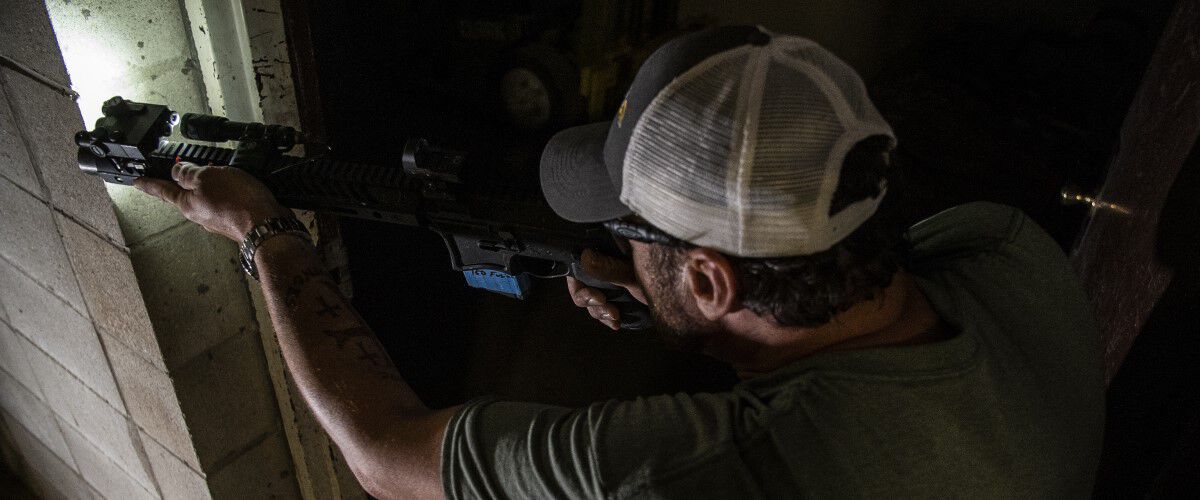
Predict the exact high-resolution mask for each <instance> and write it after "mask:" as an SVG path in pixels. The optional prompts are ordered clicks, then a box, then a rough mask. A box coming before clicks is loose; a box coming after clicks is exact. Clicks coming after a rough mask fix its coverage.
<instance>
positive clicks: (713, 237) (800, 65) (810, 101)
mask: <svg viewBox="0 0 1200 500" xmlns="http://www.w3.org/2000/svg"><path fill="white" fill-rule="evenodd" d="M876 135H883V136H887V137H888V138H890V140H891V145H892V146H893V147H894V146H895V142H896V139H895V135H894V134H893V133H892V129H891V127H890V126H888V124H887V122H885V121H884V120H883V118H882V117H881V116H880V115H879V112H878V111H877V110H876V109H875V106H874V105H873V104H872V103H871V101H870V98H869V97H868V96H867V91H866V87H865V86H864V85H863V82H862V80H861V79H860V78H859V76H858V74H857V73H855V72H854V70H853V69H852V68H850V66H849V65H847V64H846V63H845V62H843V61H842V60H840V59H838V58H837V57H836V56H834V55H833V54H831V53H829V52H828V51H827V50H825V49H824V48H822V47H821V46H819V45H817V44H816V43H815V42H813V41H811V40H808V39H805V38H801V37H797V36H788V35H780V34H774V33H771V32H768V31H766V30H764V29H762V28H760V27H754V26H727V27H720V28H713V29H708V30H705V31H700V32H695V33H691V34H688V35H685V36H682V37H679V38H676V39H674V40H671V41H670V42H668V43H666V44H665V45H663V46H662V47H660V48H659V49H658V50H657V51H655V52H654V53H653V54H652V55H651V56H650V57H649V58H648V59H647V60H646V62H645V63H644V64H643V65H642V67H641V68H640V69H639V70H638V73H637V76H636V77H635V78H634V80H633V84H632V85H631V86H630V88H629V91H628V92H627V93H626V94H625V100H624V101H623V102H622V103H621V106H620V108H619V109H618V110H617V115H616V117H614V118H613V119H612V120H611V121H609V122H602V123H594V124H591V125H584V126H580V127H574V128H570V129H566V130H563V131H562V132H559V133H558V134H556V135H555V136H554V137H553V138H551V139H550V142H549V143H548V144H547V145H546V149H545V150H544V151H543V153H542V159H541V181H542V191H543V193H544V194H545V196H546V200H547V201H548V202H549V204H550V206H551V208H553V209H554V211H555V212H557V213H558V214H559V215H560V216H561V217H563V218H564V219H567V220H570V221H574V222H601V221H606V220H611V219H616V218H620V217H624V216H627V215H631V214H635V213H636V214H637V215H638V216H640V217H641V218H642V219H644V220H645V221H646V222H649V223H650V224H653V225H654V226H655V227H657V228H658V229H661V230H662V231H664V232H666V233H667V234H670V235H671V236H673V237H675V238H678V239H681V240H683V241H687V242H689V243H692V244H695V245H699V246H704V247H710V248H714V249H717V250H720V251H722V252H725V253H727V254H730V255H736V256H741V257H782V256H794V255H811V254H814V253H818V252H822V251H825V250H828V249H829V248H830V247H832V246H833V245H834V244H835V243H837V242H838V241H840V240H841V239H842V238H845V237H846V236H847V235H849V234H850V233H851V232H853V231H854V230H855V229H856V228H858V227H859V226H860V225H862V223H863V222H865V221H866V220H867V219H868V218H870V217H871V215H873V214H874V213H875V210H876V209H878V207H879V203H880V202H881V201H882V199H883V196H884V194H885V193H886V187H887V186H886V185H884V184H883V183H882V182H881V185H880V191H879V193H880V194H879V195H878V196H875V197H871V198H866V199H862V200H858V201H855V202H853V203H851V204H849V205H848V206H846V207H845V208H843V209H841V210H839V211H838V212H837V213H834V214H832V215H831V214H830V213H829V208H830V203H831V202H832V200H833V194H834V191H835V190H836V189H837V185H838V178H839V174H840V172H841V168H842V160H843V159H844V158H845V156H846V153H847V152H848V151H849V150H850V149H851V148H852V147H853V146H854V145H855V144H856V143H857V142H859V141H861V140H863V139H866V138H867V137H871V136H876Z"/></svg>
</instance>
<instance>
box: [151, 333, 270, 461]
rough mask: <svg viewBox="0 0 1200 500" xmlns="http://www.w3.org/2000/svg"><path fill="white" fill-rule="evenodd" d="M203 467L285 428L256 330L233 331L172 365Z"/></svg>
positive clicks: (185, 414) (178, 392)
mask: <svg viewBox="0 0 1200 500" xmlns="http://www.w3.org/2000/svg"><path fill="white" fill-rule="evenodd" d="M172 373H173V374H174V375H175V391H176V393H177V394H178V395H179V402H180V403H181V404H182V406H183V414H184V416H185V418H187V423H188V428H189V429H191V431H192V440H193V444H194V445H195V447H196V454H197V455H199V457H200V465H201V470H204V471H206V472H211V471H212V469H211V468H212V466H213V464H215V463H218V462H226V461H228V460H229V459H230V457H231V456H232V455H236V453H238V452H239V450H244V449H245V448H246V446H247V444H248V443H251V442H253V441H254V440H255V439H257V438H259V437H260V436H263V435H265V434H268V433H271V432H276V431H278V430H279V429H280V428H281V425H280V422H279V410H278V408H277V407H276V404H275V395H274V392H273V388H272V386H271V381H270V378H269V377H268V376H267V363H266V360H265V359H264V358H263V351H262V342H261V341H260V340H259V338H258V333H257V332H256V331H247V332H244V333H241V334H238V335H236V336H234V337H233V338H231V339H229V340H228V341H226V342H224V343H222V344H221V345H218V346H216V347H215V348H213V349H212V350H210V351H209V352H207V353H205V354H203V355H201V356H196V358H195V359H193V360H192V361H190V362H188V363H187V364H185V365H183V366H181V367H179V368H178V369H176V370H173V371H172Z"/></svg>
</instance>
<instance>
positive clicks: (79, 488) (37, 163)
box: [0, 1, 207, 499]
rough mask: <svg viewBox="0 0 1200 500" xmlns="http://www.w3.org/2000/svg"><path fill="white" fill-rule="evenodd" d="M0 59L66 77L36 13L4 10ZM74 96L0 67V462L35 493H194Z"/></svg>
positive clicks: (194, 481)
mask: <svg viewBox="0 0 1200 500" xmlns="http://www.w3.org/2000/svg"><path fill="white" fill-rule="evenodd" d="M0 9H2V12H0V54H3V55H4V56H6V57H7V58H10V59H12V60H15V61H17V62H18V63H20V64H23V65H25V66H28V67H30V68H32V69H33V70H35V71H36V72H38V73H40V74H42V75H45V76H46V77H48V78H49V79H51V80H53V81H56V82H63V83H65V82H68V81H69V80H68V78H67V73H66V69H65V68H64V66H63V64H62V60H61V58H60V57H59V53H58V48H57V45H56V43H55V42H54V36H53V32H52V31H51V28H50V23H49V20H48V18H47V16H46V10H45V6H44V4H42V3H41V2H36V1H15V2H8V1H6V2H4V3H3V7H0ZM81 126H82V120H81V118H80V116H79V110H78V108H77V107H76V105H75V103H74V101H72V100H71V99H70V98H68V97H66V96H64V95H62V94H60V93H58V92H57V91H55V90H54V89H52V88H51V87H49V86H47V85H44V84H42V83H39V82H37V81H36V80H34V79H33V78H30V77H29V76H26V75H25V74H22V73H20V72H17V71H14V70H12V69H9V68H3V69H0V416H2V418H3V426H4V428H5V434H7V435H8V439H7V440H8V445H9V446H11V447H12V449H10V450H9V453H5V454H4V455H5V456H6V457H8V458H9V459H10V461H11V462H12V463H9V464H8V465H9V466H10V467H11V468H13V469H14V470H18V471H19V472H20V473H21V474H22V475H23V476H24V477H25V478H26V479H27V480H28V481H29V482H30V483H31V485H32V486H33V487H34V488H35V490H36V491H37V492H38V493H39V494H41V495H43V496H45V497H48V498H58V497H65V498H92V497H104V498H131V499H136V498H157V497H160V496H168V497H171V498H205V497H207V487H206V483H205V479H204V476H203V475H202V474H201V473H200V472H198V469H197V467H195V465H194V464H195V462H196V458H195V457H196V452H195V450H194V449H193V447H192V444H191V439H190V436H189V434H188V431H187V428H186V426H185V424H184V420H183V417H182V414H181V413H180V405H179V402H178V401H177V399H176V396H175V393H174V391H173V390H172V383H171V379H170V377H169V376H168V375H167V372H166V371H165V365H164V361H163V358H162V356H161V354H160V350H159V348H158V343H157V341H156V339H155V337H154V332H153V329H152V327H151V323H150V320H149V316H148V315H147V313H146V309H145V306H144V302H143V300H142V296H141V293H140V292H139V289H138V286H137V282H136V280H135V277H134V273H133V268H132V266H131V263H130V259H129V253H128V250H127V249H126V247H125V240H124V238H123V237H122V234H121V231H120V228H119V226H118V224H117V220H116V218H115V217H114V215H113V210H112V205H111V203H110V201H109V199H108V196H107V195H106V194H105V191H104V188H103V187H102V185H101V184H100V183H99V182H98V180H97V179H94V178H88V177H86V176H82V175H81V174H80V173H79V172H78V168H77V166H76V164H75V158H74V152H73V149H74V147H73V146H72V144H71V137H72V135H73V134H74V132H75V131H77V130H79V129H80V127H81Z"/></svg>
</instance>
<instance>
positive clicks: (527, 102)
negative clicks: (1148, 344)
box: [500, 68, 552, 129]
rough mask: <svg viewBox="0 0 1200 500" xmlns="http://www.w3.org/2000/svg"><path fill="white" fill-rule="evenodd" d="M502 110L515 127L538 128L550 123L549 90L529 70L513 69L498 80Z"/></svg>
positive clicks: (540, 78) (539, 78)
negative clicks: (502, 103) (502, 104)
mask: <svg viewBox="0 0 1200 500" xmlns="http://www.w3.org/2000/svg"><path fill="white" fill-rule="evenodd" d="M500 95H501V97H502V98H503V99H504V109H505V111H507V112H508V116H509V118H510V119H511V120H512V121H513V123H515V124H516V125H517V126H520V127H523V128H529V129H535V128H540V127H543V126H545V125H546V123H548V122H549V121H550V113H551V111H552V110H551V103H550V90H549V89H547V88H546V83H545V82H544V81H542V77H540V76H538V74H537V73H534V72H533V70H530V69H529V68H513V69H510V70H508V72H507V73H505V74H504V77H503V78H501V80H500Z"/></svg>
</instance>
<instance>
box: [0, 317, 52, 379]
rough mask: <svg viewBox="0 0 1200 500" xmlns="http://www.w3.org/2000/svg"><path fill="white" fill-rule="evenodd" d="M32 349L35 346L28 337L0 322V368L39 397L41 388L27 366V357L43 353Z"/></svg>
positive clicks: (34, 348)
mask: <svg viewBox="0 0 1200 500" xmlns="http://www.w3.org/2000/svg"><path fill="white" fill-rule="evenodd" d="M34 351H37V348H36V347H34V346H33V344H30V343H29V340H28V339H26V338H25V337H22V336H21V335H20V334H18V333H17V332H14V331H13V329H12V327H10V326H8V324H7V323H4V322H0V369H3V370H4V371H6V372H8V373H9V375H12V376H13V378H15V379H17V381H18V382H20V383H21V385H23V386H25V387H27V388H29V389H30V390H31V391H33V392H34V394H35V395H38V397H41V396H40V393H41V390H40V389H38V388H37V387H38V382H37V377H36V376H35V375H34V374H33V367H31V366H29V358H30V357H32V356H34V355H43V356H44V355H45V354H42V353H41V351H37V352H36V353H35V352H34Z"/></svg>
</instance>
